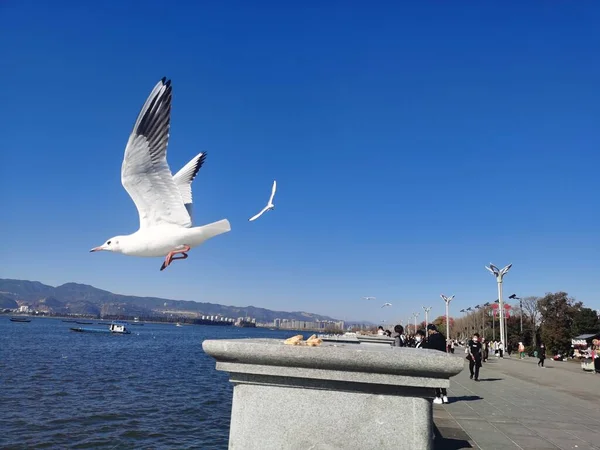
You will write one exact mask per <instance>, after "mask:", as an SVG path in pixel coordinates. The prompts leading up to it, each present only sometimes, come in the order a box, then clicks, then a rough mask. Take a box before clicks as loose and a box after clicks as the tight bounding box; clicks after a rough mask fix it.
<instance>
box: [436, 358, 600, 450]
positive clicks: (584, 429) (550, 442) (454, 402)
mask: <svg viewBox="0 0 600 450" xmlns="http://www.w3.org/2000/svg"><path fill="white" fill-rule="evenodd" d="M457 350H458V351H460V350H461V349H457ZM479 378H480V380H481V381H480V382H478V383H477V382H475V381H473V380H470V379H469V368H468V366H466V367H465V370H464V371H463V372H462V373H460V374H459V375H457V376H456V377H454V378H452V380H451V387H450V389H449V391H448V396H449V398H450V403H449V404H446V405H433V406H434V413H433V414H434V422H435V425H436V430H435V432H436V440H435V448H436V450H446V449H463V448H475V449H485V450H487V449H527V450H530V449H577V450H588V449H600V374H598V375H596V374H593V373H587V372H584V371H583V370H581V366H580V365H579V364H574V363H570V362H554V361H549V360H546V368H539V367H537V359H534V358H527V359H524V360H519V359H518V358H515V357H514V355H513V357H512V358H504V359H499V360H498V359H496V358H492V359H491V360H490V361H489V362H487V363H484V364H483V367H482V368H481V372H480V376H479Z"/></svg>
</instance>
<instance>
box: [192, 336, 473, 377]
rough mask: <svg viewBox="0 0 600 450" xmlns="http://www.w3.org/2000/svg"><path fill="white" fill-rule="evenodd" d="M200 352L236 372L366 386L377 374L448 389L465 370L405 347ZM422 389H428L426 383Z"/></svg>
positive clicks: (209, 347)
mask: <svg viewBox="0 0 600 450" xmlns="http://www.w3.org/2000/svg"><path fill="white" fill-rule="evenodd" d="M202 348H203V349H204V351H205V352H206V353H208V354H209V355H211V356H212V357H214V358H215V359H216V360H217V361H218V362H220V363H234V364H237V365H238V369H239V370H243V366H246V365H247V366H248V367H250V366H266V367H267V368H268V367H271V368H273V369H272V370H273V371H277V370H279V368H280V367H284V368H296V369H302V368H305V369H310V370H315V369H316V370H322V371H331V372H350V373H355V374H365V379H364V381H363V382H365V383H368V382H369V379H368V375H370V374H380V375H395V376H397V375H400V376H412V377H416V378H419V379H421V378H422V379H431V378H433V379H438V380H440V381H442V382H444V381H445V382H446V383H445V384H446V385H447V380H448V378H450V377H452V376H454V375H456V374H457V373H459V372H460V371H461V370H463V368H464V366H465V360H464V358H462V357H461V356H455V355H449V354H446V353H443V352H440V351H436V350H425V349H414V348H406V347H387V346H363V345H362V344H361V345H358V346H357V345H353V344H332V343H323V345H321V346H319V347H306V346H295V345H284V344H283V341H281V340H276V339H223V340H206V341H204V342H203V343H202ZM249 370H250V369H249ZM264 370H268V369H264ZM286 376H287V375H286ZM334 379H335V378H334ZM416 383H419V382H418V381H417V382H416ZM414 385H415V386H417V385H418V384H414ZM422 385H423V386H431V384H430V383H429V381H424V382H423V384H422ZM443 386H444V383H442V384H440V387H443Z"/></svg>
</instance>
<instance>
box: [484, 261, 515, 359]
mask: <svg viewBox="0 0 600 450" xmlns="http://www.w3.org/2000/svg"><path fill="white" fill-rule="evenodd" d="M511 267H512V264H509V265H508V266H506V267H504V268H503V269H498V268H497V267H496V266H495V265H493V264H492V263H490V266H489V267H487V266H486V269H487V270H489V271H490V272H491V273H492V274H493V275H494V276H495V277H496V282H497V283H498V303H499V304H498V309H499V313H500V342H501V343H502V348H503V350H504V351H506V335H505V334H504V333H505V331H506V330H505V329H504V320H503V319H504V302H503V301H502V279H503V278H504V275H506V274H507V273H508V271H509V270H510V268H511Z"/></svg>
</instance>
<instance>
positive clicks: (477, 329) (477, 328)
mask: <svg viewBox="0 0 600 450" xmlns="http://www.w3.org/2000/svg"><path fill="white" fill-rule="evenodd" d="M474 308H475V310H476V311H478V310H480V309H481V306H479V305H475V306H474ZM475 332H476V333H478V332H479V327H478V326H477V314H475Z"/></svg>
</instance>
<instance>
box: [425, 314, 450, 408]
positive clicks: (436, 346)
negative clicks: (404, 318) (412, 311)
mask: <svg viewBox="0 0 600 450" xmlns="http://www.w3.org/2000/svg"><path fill="white" fill-rule="evenodd" d="M427 334H429V338H428V339H427V342H426V344H425V345H424V346H423V348H429V349H431V350H439V351H441V352H446V337H445V336H444V335H443V334H442V333H440V332H439V331H438V329H437V327H436V326H435V325H434V324H432V323H430V324H429V325H427ZM433 403H435V404H436V405H441V404H442V403H448V393H447V391H446V388H435V398H434V399H433Z"/></svg>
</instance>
